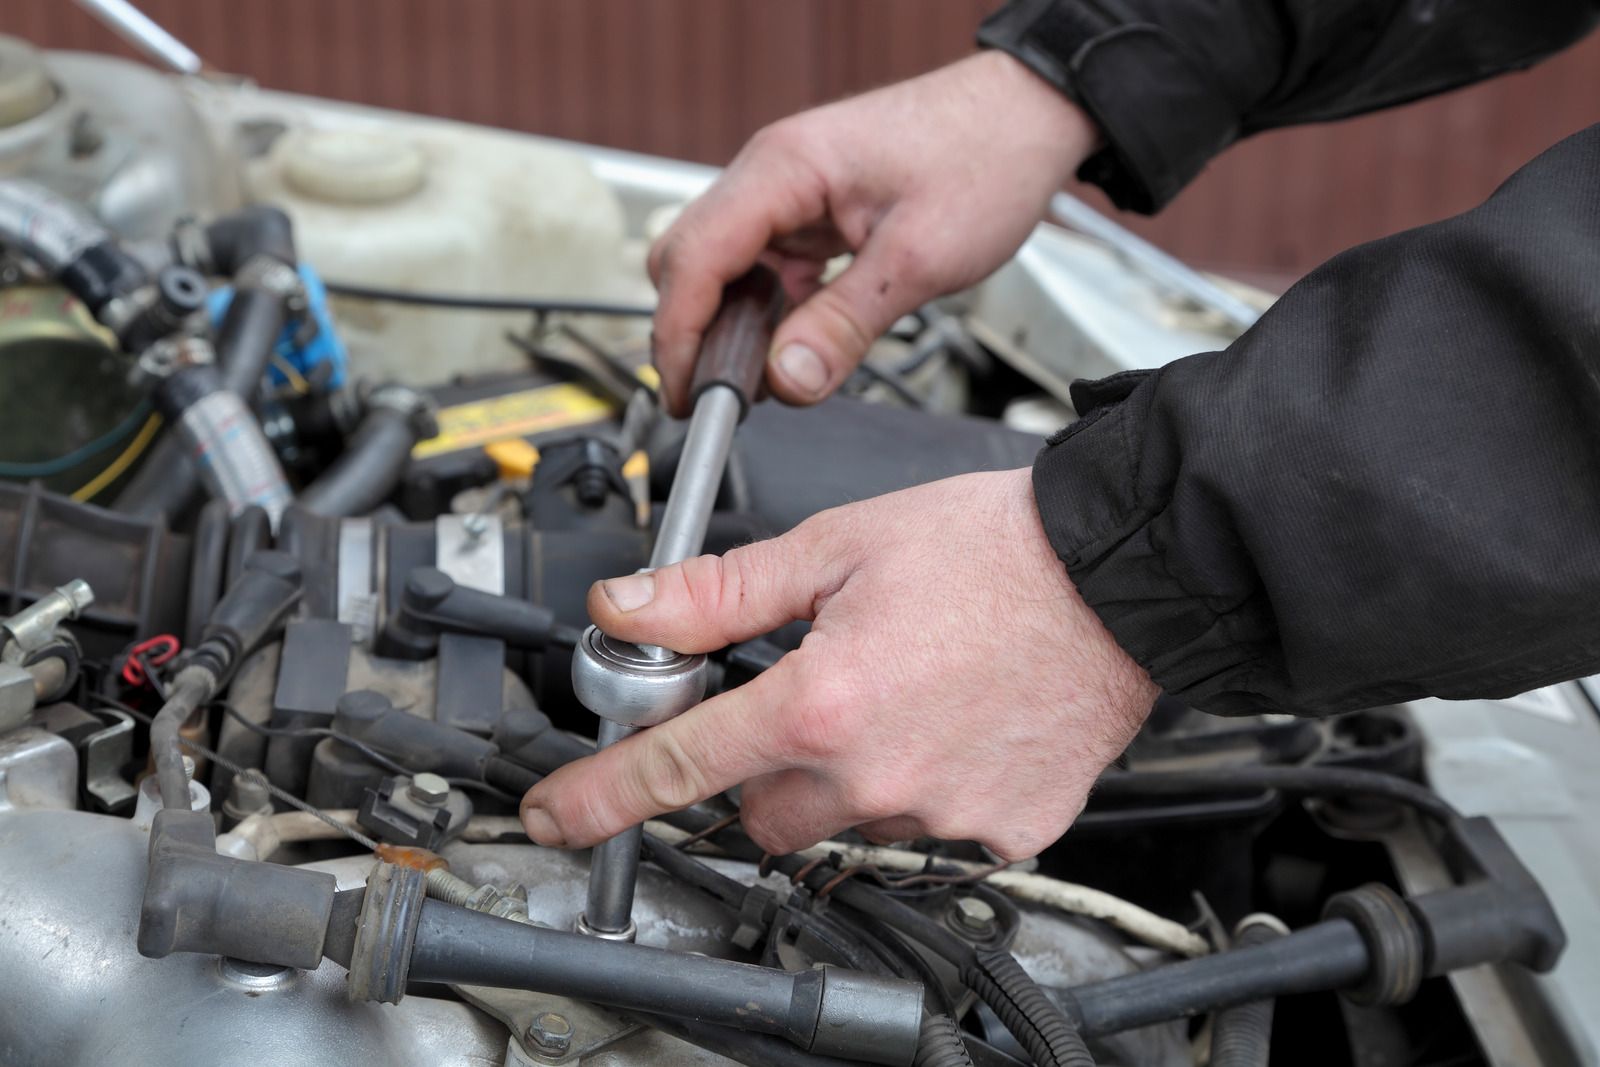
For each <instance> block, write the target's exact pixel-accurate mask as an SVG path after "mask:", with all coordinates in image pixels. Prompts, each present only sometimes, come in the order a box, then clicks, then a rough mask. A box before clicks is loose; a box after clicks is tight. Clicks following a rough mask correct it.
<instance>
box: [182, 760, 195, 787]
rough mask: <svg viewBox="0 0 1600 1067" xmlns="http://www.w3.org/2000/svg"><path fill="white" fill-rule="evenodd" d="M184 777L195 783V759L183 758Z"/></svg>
mask: <svg viewBox="0 0 1600 1067" xmlns="http://www.w3.org/2000/svg"><path fill="white" fill-rule="evenodd" d="M183 776H184V777H185V778H187V779H188V780H189V781H191V782H192V781H194V757H193V756H185V757H183Z"/></svg>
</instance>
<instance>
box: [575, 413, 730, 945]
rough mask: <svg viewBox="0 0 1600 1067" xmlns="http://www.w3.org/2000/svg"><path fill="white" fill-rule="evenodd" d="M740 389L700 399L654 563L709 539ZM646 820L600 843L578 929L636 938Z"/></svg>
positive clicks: (607, 735)
mask: <svg viewBox="0 0 1600 1067" xmlns="http://www.w3.org/2000/svg"><path fill="white" fill-rule="evenodd" d="M740 410H741V408H740V401H739V394H737V393H735V392H734V391H733V390H732V389H730V388H728V387H726V386H721V385H714V386H712V387H711V388H709V389H707V390H706V391H705V392H703V393H701V394H700V398H699V400H697V401H695V405H694V414H693V415H692V416H691V417H690V420H689V431H688V434H687V436H686V437H685V438H684V441H683V453H682V455H681V457H680V458H679V460H678V470H677V473H676V474H674V475H673V478H672V489H671V491H670V492H669V493H668V494H667V507H666V510H665V511H663V512H662V514H661V527H660V529H659V530H658V531H657V533H656V543H655V548H654V550H653V551H651V553H650V566H651V568H652V569H654V568H657V567H666V566H670V565H671V564H674V563H679V562H682V561H683V560H686V559H688V558H690V557H691V556H694V555H697V554H699V552H700V548H701V546H702V545H704V544H705V539H706V528H707V526H709V525H710V523H711V511H712V508H713V507H715V506H716V502H717V490H718V489H719V488H721V486H722V473H723V470H724V469H725V468H726V467H727V465H728V453H729V451H730V450H731V449H732V447H733V434H734V431H735V430H737V429H738V428H739V414H740ZM640 651H642V652H644V653H645V655H647V656H649V657H651V658H652V659H656V660H666V659H669V658H671V657H672V656H675V655H677V653H675V652H673V651H671V650H670V649H665V648H660V647H658V646H655V645H641V646H640ZM635 732H636V731H635V730H634V729H633V728H632V727H630V726H623V725H621V724H619V723H614V722H611V721H610V720H608V719H601V720H600V734H599V745H600V747H601V748H605V747H606V746H608V745H614V744H616V743H617V742H618V741H621V740H623V739H624V738H627V737H630V736H632V735H633V734H634V733H635ZM643 832H644V831H643V827H639V826H635V827H632V828H630V829H627V830H624V831H623V832H622V833H620V834H618V835H617V836H615V837H613V838H611V839H610V840H609V841H602V842H601V843H600V844H598V845H596V846H595V848H594V851H593V852H592V853H591V854H590V860H589V895H588V900H587V903H586V905H585V909H584V913H583V917H582V919H581V920H580V923H579V928H580V929H582V930H584V931H585V932H587V933H591V934H595V935H597V936H600V937H609V938H616V939H622V940H632V939H633V935H634V933H635V930H636V928H635V926H634V923H633V891H634V883H635V882H637V881H638V877H639V841H640V839H641V836H642V835H643Z"/></svg>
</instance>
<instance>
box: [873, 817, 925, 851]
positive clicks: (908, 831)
mask: <svg viewBox="0 0 1600 1067" xmlns="http://www.w3.org/2000/svg"><path fill="white" fill-rule="evenodd" d="M856 829H857V830H859V831H860V832H861V836H862V837H864V838H866V839H867V840H868V841H871V842H872V843H873V844H875V845H892V844H894V843H895V842H896V841H914V840H915V839H917V838H919V837H926V836H927V829H926V828H925V827H924V826H923V825H922V823H921V821H920V820H918V819H916V818H915V817H913V816H910V815H897V816H895V817H894V818H892V819H878V820H876V821H874V822H869V823H865V824H864V825H861V826H858V827H856Z"/></svg>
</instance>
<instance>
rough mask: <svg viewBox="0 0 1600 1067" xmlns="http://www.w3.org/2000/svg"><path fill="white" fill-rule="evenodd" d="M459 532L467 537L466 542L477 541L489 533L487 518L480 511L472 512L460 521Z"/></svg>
mask: <svg viewBox="0 0 1600 1067" xmlns="http://www.w3.org/2000/svg"><path fill="white" fill-rule="evenodd" d="M461 531H462V532H463V533H465V534H466V535H467V540H469V541H476V540H478V539H479V538H481V537H482V536H483V535H484V534H486V533H488V532H489V516H487V515H485V514H484V513H483V512H481V511H474V512H473V513H472V514H471V515H468V516H467V517H466V518H464V519H462V520H461Z"/></svg>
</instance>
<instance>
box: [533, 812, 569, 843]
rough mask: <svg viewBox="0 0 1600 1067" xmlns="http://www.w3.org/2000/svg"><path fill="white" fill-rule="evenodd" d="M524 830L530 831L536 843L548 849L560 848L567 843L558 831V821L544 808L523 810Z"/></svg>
mask: <svg viewBox="0 0 1600 1067" xmlns="http://www.w3.org/2000/svg"><path fill="white" fill-rule="evenodd" d="M522 828H523V829H524V830H526V831H528V836H529V837H531V838H533V840H534V843H536V844H540V845H544V846H545V847H547V848H560V847H562V846H563V845H565V844H566V843H567V842H566V839H565V838H563V837H562V836H561V831H560V830H558V829H556V821H555V820H554V819H552V818H551V817H550V815H549V814H548V813H547V812H546V811H545V810H544V809H543V808H538V807H527V808H523V809H522Z"/></svg>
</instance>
